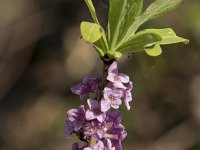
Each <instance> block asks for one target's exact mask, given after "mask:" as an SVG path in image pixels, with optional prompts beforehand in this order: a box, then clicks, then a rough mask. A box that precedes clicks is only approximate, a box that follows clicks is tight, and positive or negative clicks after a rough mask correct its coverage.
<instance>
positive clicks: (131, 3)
mask: <svg viewBox="0 0 200 150" xmlns="http://www.w3.org/2000/svg"><path fill="white" fill-rule="evenodd" d="M142 6H143V0H110V9H109V17H108V37H109V38H108V39H109V43H110V49H111V50H112V49H114V47H115V46H116V44H117V43H118V42H119V41H121V39H122V38H123V36H124V35H125V34H126V32H127V30H128V28H129V27H130V26H131V25H132V24H133V22H134V21H135V19H136V17H137V16H139V15H140V14H141V12H142Z"/></svg>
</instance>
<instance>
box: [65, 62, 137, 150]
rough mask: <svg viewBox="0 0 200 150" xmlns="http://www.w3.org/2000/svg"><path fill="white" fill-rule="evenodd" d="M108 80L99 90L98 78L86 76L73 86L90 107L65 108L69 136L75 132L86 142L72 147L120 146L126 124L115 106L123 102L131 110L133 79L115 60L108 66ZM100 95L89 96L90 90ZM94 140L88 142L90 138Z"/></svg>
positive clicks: (107, 149) (111, 149)
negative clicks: (96, 96)
mask: <svg viewBox="0 0 200 150" xmlns="http://www.w3.org/2000/svg"><path fill="white" fill-rule="evenodd" d="M106 80H107V82H106V83H107V84H106V85H105V87H104V89H103V91H99V90H101V89H100V88H99V87H100V84H101V80H100V79H96V78H90V77H87V78H85V79H84V80H83V82H82V83H80V84H78V85H76V86H74V87H73V88H72V92H73V93H75V94H77V95H79V96H80V99H85V98H87V104H88V106H89V108H88V109H87V110H86V111H85V108H84V106H83V105H81V106H80V107H79V108H78V109H71V110H69V111H68V112H67V118H68V120H67V122H66V124H65V127H64V132H65V134H66V136H67V137H68V138H69V137H71V135H72V134H73V133H75V134H76V135H77V136H78V137H79V139H80V140H82V141H84V143H85V145H84V146H83V147H81V148H80V147H79V144H78V143H75V144H73V146H72V150H122V144H121V141H122V140H123V139H124V138H125V137H126V136H127V133H126V131H125V127H124V126H123V125H122V124H121V120H122V115H121V113H120V112H119V111H117V110H115V111H111V108H113V109H118V108H119V106H120V105H121V104H122V103H124V104H125V106H126V108H127V110H130V105H129V102H131V101H132V95H131V90H132V88H133V87H132V82H130V81H129V77H128V76H127V75H125V74H122V73H119V72H118V69H117V63H116V62H115V61H114V62H113V63H112V64H111V65H110V66H109V68H108V75H107V78H106ZM99 92H100V93H102V94H101V95H102V96H101V97H100V99H97V98H91V97H90V95H91V93H93V94H95V95H98V94H99ZM91 139H92V141H93V142H94V144H93V145H92V146H91V145H90V142H91Z"/></svg>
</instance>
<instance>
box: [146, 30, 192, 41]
mask: <svg viewBox="0 0 200 150" xmlns="http://www.w3.org/2000/svg"><path fill="white" fill-rule="evenodd" d="M145 31H146V32H150V33H152V32H153V33H157V34H159V35H160V36H161V37H162V41H160V42H159V44H161V45H164V44H173V43H180V42H183V43H185V44H188V43H189V40H187V39H184V38H182V37H179V36H177V35H176V33H175V32H174V31H173V30H172V29H171V28H165V29H146V30H145Z"/></svg>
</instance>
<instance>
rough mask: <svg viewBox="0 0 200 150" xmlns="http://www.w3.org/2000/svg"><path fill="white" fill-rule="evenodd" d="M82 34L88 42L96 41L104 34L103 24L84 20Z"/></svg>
mask: <svg viewBox="0 0 200 150" xmlns="http://www.w3.org/2000/svg"><path fill="white" fill-rule="evenodd" d="M81 35H82V37H83V39H84V40H85V41H86V42H88V43H95V42H96V41H98V40H99V39H100V38H101V36H102V29H101V26H99V25H98V24H96V23H90V22H82V23H81Z"/></svg>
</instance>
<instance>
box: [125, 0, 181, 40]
mask: <svg viewBox="0 0 200 150" xmlns="http://www.w3.org/2000/svg"><path fill="white" fill-rule="evenodd" d="M181 1H182V0H156V1H155V2H154V3H152V4H151V5H150V6H149V7H148V8H147V9H146V10H145V12H144V13H143V14H142V15H141V16H139V17H138V18H137V19H136V20H135V22H134V23H133V24H132V25H131V27H130V28H129V29H128V31H127V33H126V35H125V36H124V39H123V40H124V41H126V40H128V39H129V38H131V36H133V35H134V33H135V32H136V31H137V29H138V28H139V27H140V26H141V25H142V24H143V23H145V22H146V21H148V20H150V19H153V18H155V17H158V16H160V15H162V14H163V13H166V12H168V11H170V10H173V9H175V8H176V7H177V6H178V5H179V4H180V3H181Z"/></svg>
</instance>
